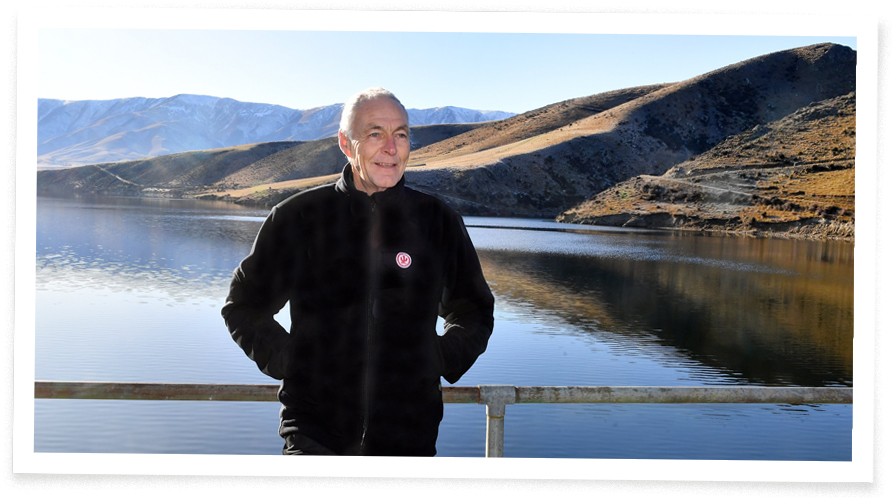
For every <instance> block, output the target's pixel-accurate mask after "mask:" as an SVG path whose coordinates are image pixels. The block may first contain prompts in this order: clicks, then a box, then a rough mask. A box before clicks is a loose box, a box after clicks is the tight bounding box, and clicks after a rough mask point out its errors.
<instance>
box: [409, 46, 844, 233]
mask: <svg viewBox="0 0 894 498" xmlns="http://www.w3.org/2000/svg"><path fill="white" fill-rule="evenodd" d="M855 83H856V52H854V51H853V50H851V49H850V48H847V47H843V46H840V45H833V44H821V45H814V46H809V47H803V48H799V49H794V50H788V51H783V52H777V53H773V54H769V55H765V56H761V57H757V58H754V59H750V60H747V61H744V62H741V63H738V64H734V65H731V66H728V67H725V68H722V69H718V70H716V71H713V72H711V73H708V74H705V75H702V76H699V77H696V78H693V79H690V80H686V81H683V82H680V83H676V84H672V85H666V86H663V87H661V88H658V89H656V90H654V91H652V92H649V93H646V94H644V95H643V96H641V97H639V98H635V99H633V100H630V101H628V102H626V103H621V104H620V105H617V106H616V107H611V108H609V109H607V110H605V111H602V112H599V113H597V114H594V115H592V116H589V117H585V118H583V119H580V120H577V121H574V122H573V123H571V124H568V125H565V126H561V127H559V128H556V129H553V130H551V131H548V132H545V133H540V134H538V135H535V136H532V137H529V138H526V139H523V140H519V141H516V142H512V143H509V144H503V145H499V146H497V147H494V148H489V149H487V148H478V149H477V150H468V152H465V153H453V152H451V151H447V150H445V151H443V155H437V156H435V157H432V158H430V159H429V158H428V157H427V154H426V152H427V151H426V150H425V149H423V150H420V151H418V152H417V153H416V154H414V155H412V156H411V157H412V158H413V159H412V160H411V162H413V161H414V160H415V161H419V160H420V159H422V158H425V159H426V160H425V161H424V162H425V163H426V166H425V167H424V168H417V169H413V170H410V171H408V173H407V181H408V183H410V184H412V185H415V186H417V187H419V188H420V189H422V190H426V191H429V192H433V193H439V194H440V195H442V196H444V197H445V198H446V199H448V200H449V201H451V202H453V204H454V205H455V206H456V207H457V208H459V209H461V210H462V211H463V212H466V213H469V214H481V215H495V216H530V217H551V218H552V217H555V216H556V215H558V214H559V213H561V212H563V211H565V210H567V209H569V208H571V207H573V206H575V205H577V204H579V203H580V202H583V201H585V200H586V199H588V198H590V197H592V196H593V195H595V194H596V193H598V192H601V191H602V190H605V189H607V188H609V187H611V186H613V185H615V184H616V183H618V182H621V181H624V180H627V179H629V178H632V177H635V176H638V175H661V174H663V173H665V172H666V171H667V170H669V169H670V168H672V167H673V166H675V165H677V164H679V163H681V162H683V161H686V160H687V159H689V158H691V157H692V156H694V155H696V154H700V153H703V152H705V151H707V150H709V149H710V148H712V147H713V146H715V145H717V144H718V143H720V142H721V141H722V140H723V139H725V138H726V137H728V136H730V135H734V134H737V133H741V132H743V131H745V130H748V129H751V128H753V127H754V126H756V125H759V124H763V123H768V122H771V121H775V120H778V119H781V118H782V117H784V116H786V115H788V114H790V113H792V112H794V111H796V110H797V109H799V108H801V107H803V106H806V105H808V104H810V103H811V102H814V101H819V100H824V99H828V98H832V97H836V96H839V95H843V94H845V93H848V92H852V91H854V90H855ZM523 116H524V115H523ZM531 119H537V117H533V118H531ZM507 121H509V120H507ZM481 129H484V127H482V128H481ZM463 136H464V135H459V136H457V137H455V138H454V139H453V141H457V140H462V137H463ZM438 146H440V144H438Z"/></svg>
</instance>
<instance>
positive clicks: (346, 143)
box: [338, 131, 353, 159]
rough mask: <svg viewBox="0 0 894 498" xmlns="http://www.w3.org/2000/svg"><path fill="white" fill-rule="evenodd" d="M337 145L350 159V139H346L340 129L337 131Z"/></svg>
mask: <svg viewBox="0 0 894 498" xmlns="http://www.w3.org/2000/svg"><path fill="white" fill-rule="evenodd" d="M338 147H339V148H340V149H341V151H342V152H343V153H344V154H345V156H346V157H347V158H348V159H351V158H352V157H353V151H352V150H351V143H350V140H349V139H348V137H346V136H345V134H344V133H342V132H340V131H339V132H338Z"/></svg>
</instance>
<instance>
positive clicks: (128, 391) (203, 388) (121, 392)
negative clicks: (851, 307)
mask: <svg viewBox="0 0 894 498" xmlns="http://www.w3.org/2000/svg"><path fill="white" fill-rule="evenodd" d="M278 389H279V386H278V385H275V384H185V383H179V384H172V383H148V382H56V381H36V382H35V383H34V397H35V398H36V399H122V400H123V399H131V400H180V401H277V398H276V392H277V390H278ZM442 392H443V398H444V402H445V403H477V404H479V405H486V406H487V409H486V412H487V443H486V447H485V456H487V457H501V456H503V418H504V416H505V414H506V405H512V404H516V403H766V404H853V389H852V388H850V387H757V386H719V387H714V386H697V387H638V386H632V387H626V386H625V387H609V386H592V387H591V386H585V387H574V386H568V387H542V386H533V387H516V386H511V385H482V386H477V387H456V386H446V387H443V388H442Z"/></svg>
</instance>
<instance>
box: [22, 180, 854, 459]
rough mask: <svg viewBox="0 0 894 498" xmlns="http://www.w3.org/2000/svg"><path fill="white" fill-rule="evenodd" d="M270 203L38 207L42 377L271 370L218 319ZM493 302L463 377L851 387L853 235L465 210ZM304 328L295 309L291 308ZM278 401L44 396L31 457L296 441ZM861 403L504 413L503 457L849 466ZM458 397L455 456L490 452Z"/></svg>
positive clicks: (67, 202)
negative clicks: (632, 224)
mask: <svg viewBox="0 0 894 498" xmlns="http://www.w3.org/2000/svg"><path fill="white" fill-rule="evenodd" d="M265 215H266V210H259V209H250V208H243V207H239V206H234V205H230V204H225V203H210V202H197V201H186V200H147V199H142V200H140V199H108V198H107V199H93V200H73V199H51V198H38V200H37V259H36V302H35V306H36V330H35V342H36V344H35V348H36V349H35V368H36V371H35V378H36V379H38V380H65V381H132V382H190V383H193V382H194V383H275V381H274V380H273V379H270V378H268V377H266V376H264V375H263V374H261V373H260V372H259V371H258V370H257V368H256V366H255V365H254V363H253V362H251V361H250V360H249V359H248V358H246V357H245V356H244V354H243V353H242V351H241V350H240V349H239V348H238V347H237V346H236V344H235V343H234V342H233V341H232V340H231V339H230V337H229V334H228V333H227V330H226V327H225V326H224V323H223V320H222V319H221V318H220V308H221V306H222V305H223V300H224V298H225V296H226V294H227V287H228V284H229V280H230V276H231V273H232V270H233V268H235V266H236V265H237V264H238V263H239V261H240V260H241V259H242V258H243V257H244V256H245V255H246V254H247V253H248V251H249V249H250V247H251V243H252V241H253V240H254V236H255V234H256V233H257V230H258V228H259V227H260V223H261V221H262V220H263V218H264V216H265ZM466 224H467V225H468V226H469V233H470V235H471V237H472V239H473V242H474V244H475V246H476V248H477V249H478V251H479V256H480V259H481V263H482V266H483V268H484V272H485V275H486V277H487V279H488V281H489V282H490V284H491V287H492V289H493V291H494V294H495V296H496V299H497V310H496V326H495V330H494V334H493V337H492V339H491V342H490V344H489V347H488V350H487V352H485V353H484V355H482V356H481V358H480V359H479V360H478V362H477V363H476V364H475V366H474V367H473V368H472V369H471V370H470V371H469V372H468V373H467V374H466V375H465V376H464V377H463V378H462V379H461V380H460V381H459V382H458V383H457V385H464V386H474V385H479V384H513V385H516V386H569V385H570V386H573V385H579V386H592V385H603V386H702V385H754V386H852V381H853V321H854V312H853V309H854V303H853V299H854V274H853V273H854V272H853V268H854V245H853V244H850V243H843V242H808V241H789V240H772V239H753V238H747V237H730V236H704V235H697V234H680V233H669V232H649V231H637V230H619V229H607V228H594V227H577V226H569V225H563V224H556V223H552V222H547V221H541V220H522V219H499V218H475V217H468V218H466ZM278 318H279V319H281V320H282V321H283V323H284V324H285V325H288V316H287V314H286V313H281V314H280V315H279V316H278ZM278 410H279V404H278V403H248V402H246V403H241V402H202V401H105V400H43V399H41V400H35V421H34V422H35V426H34V432H35V440H34V444H35V451H38V452H104V453H105V452H107V453H200V454H206V453H211V454H279V453H280V451H281V448H282V440H281V438H280V437H279V436H278V435H277V433H276V430H277V426H278ZM852 412H853V410H852V407H851V406H850V405H798V406H789V405H727V404H695V405H647V404H628V405H622V404H614V405H611V404H566V405H562V404H549V405H528V404H523V405H510V406H508V407H507V408H506V419H505V431H506V432H505V449H504V454H505V456H506V457H567V458H618V459H722V460H835V461H849V460H851V429H852V426H853V413H852ZM484 436H485V408H484V406H480V405H467V404H447V405H445V415H444V421H443V422H442V424H441V433H440V437H439V439H438V455H439V456H442V457H450V456H463V457H469V456H483V454H484Z"/></svg>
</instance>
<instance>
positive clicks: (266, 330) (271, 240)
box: [221, 208, 290, 379]
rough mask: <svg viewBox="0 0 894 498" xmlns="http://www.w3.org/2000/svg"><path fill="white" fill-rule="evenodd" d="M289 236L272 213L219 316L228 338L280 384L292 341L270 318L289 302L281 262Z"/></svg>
mask: <svg viewBox="0 0 894 498" xmlns="http://www.w3.org/2000/svg"><path fill="white" fill-rule="evenodd" d="M287 236H288V232H287V231H284V230H283V229H282V227H281V222H280V220H279V217H278V216H277V210H276V208H273V210H272V211H271V212H270V215H269V216H268V217H267V219H266V220H265V221H264V223H263V224H262V225H261V229H260V231H259V232H258V236H257V238H256V239H255V242H254V245H253V246H252V249H251V252H250V253H249V255H248V256H247V257H246V258H245V259H244V260H242V262H241V263H240V264H239V266H238V267H237V268H236V270H235V271H234V272H233V280H232V281H231V282H230V292H229V295H228V296H227V300H226V304H225V305H224V307H223V309H222V310H221V315H222V316H223V318H224V321H225V322H226V325H227V329H229V331H230V336H231V337H232V338H233V340H234V341H236V344H238V345H239V347H241V348H242V350H243V351H244V352H245V354H246V355H247V356H248V357H249V358H251V359H252V360H254V362H255V363H257V365H258V368H259V369H260V370H261V372H263V373H265V374H267V375H269V376H271V377H273V378H275V379H282V378H283V377H284V375H285V372H286V368H287V363H288V355H287V354H286V353H287V345H288V342H289V338H290V335H289V333H288V332H286V330H285V329H284V328H283V327H282V326H281V325H280V324H279V322H277V321H276V320H275V319H274V318H273V316H274V315H275V314H276V313H278V312H279V310H281V309H282V308H283V306H285V304H286V302H287V301H288V298H289V296H288V287H287V280H288V279H287V278H286V275H287V274H288V268H290V265H289V262H288V261H287V259H286V258H285V257H284V253H285V251H284V250H283V249H284V248H285V247H289V244H288V243H287V241H285V240H284V238H285V237H287Z"/></svg>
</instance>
